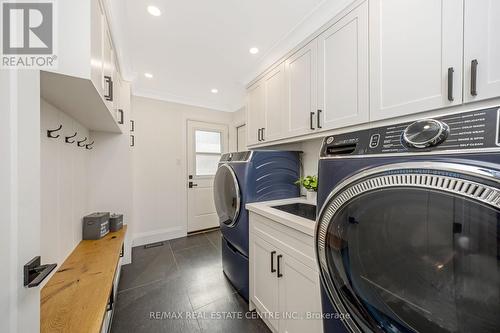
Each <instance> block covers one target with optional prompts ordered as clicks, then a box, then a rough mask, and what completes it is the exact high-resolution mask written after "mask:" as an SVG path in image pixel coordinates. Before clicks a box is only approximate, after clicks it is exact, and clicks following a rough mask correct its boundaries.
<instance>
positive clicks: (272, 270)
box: [271, 251, 276, 273]
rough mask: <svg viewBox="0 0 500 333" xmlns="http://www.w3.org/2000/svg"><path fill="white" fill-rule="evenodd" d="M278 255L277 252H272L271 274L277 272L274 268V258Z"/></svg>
mask: <svg viewBox="0 0 500 333" xmlns="http://www.w3.org/2000/svg"><path fill="white" fill-rule="evenodd" d="M275 255H276V251H273V252H271V273H275V272H276V268H274V256H275Z"/></svg>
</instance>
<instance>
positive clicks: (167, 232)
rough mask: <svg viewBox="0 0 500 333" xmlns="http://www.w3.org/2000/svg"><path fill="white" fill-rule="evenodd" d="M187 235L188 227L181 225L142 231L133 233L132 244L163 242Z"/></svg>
mask: <svg viewBox="0 0 500 333" xmlns="http://www.w3.org/2000/svg"><path fill="white" fill-rule="evenodd" d="M185 236H187V229H186V227H185V226H179V227H174V228H168V229H158V230H154V231H148V232H141V233H138V234H133V236H132V246H133V247H134V246H142V245H146V244H151V243H156V242H162V241H166V240H170V239H174V238H180V237H185Z"/></svg>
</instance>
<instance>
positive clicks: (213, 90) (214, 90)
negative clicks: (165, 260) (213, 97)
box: [210, 88, 219, 94]
mask: <svg viewBox="0 0 500 333" xmlns="http://www.w3.org/2000/svg"><path fill="white" fill-rule="evenodd" d="M210 91H211V92H212V94H217V93H218V92H219V90H218V89H215V88H214V89H212V90H210Z"/></svg>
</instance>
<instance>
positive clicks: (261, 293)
mask: <svg viewBox="0 0 500 333" xmlns="http://www.w3.org/2000/svg"><path fill="white" fill-rule="evenodd" d="M252 248H253V250H252V251H253V253H252V259H251V261H250V262H251V264H252V265H253V267H252V268H253V269H252V271H253V273H252V274H253V277H252V280H253V289H252V290H253V291H252V295H250V296H251V298H252V300H253V302H254V304H255V305H256V306H257V308H258V309H259V311H260V312H267V313H275V312H278V306H279V304H278V279H277V277H276V272H272V270H275V269H276V267H277V266H276V265H277V261H276V260H277V253H276V252H277V251H276V249H275V248H274V247H273V246H272V245H271V244H269V243H268V242H266V241H265V240H263V239H261V238H260V237H257V236H254V237H253V247H252ZM271 261H273V264H274V265H273V266H274V268H273V269H271V268H272V267H271ZM269 317H270V318H269V319H268V322H269V323H270V324H271V325H272V326H273V328H274V329H276V330H277V329H278V321H277V319H276V318H275V317H274V316H269Z"/></svg>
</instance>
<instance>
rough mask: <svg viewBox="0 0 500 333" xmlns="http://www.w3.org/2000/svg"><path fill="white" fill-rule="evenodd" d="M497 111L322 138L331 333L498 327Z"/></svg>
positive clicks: (322, 244) (321, 250) (324, 276)
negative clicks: (331, 314) (332, 314)
mask: <svg viewBox="0 0 500 333" xmlns="http://www.w3.org/2000/svg"><path fill="white" fill-rule="evenodd" d="M499 119H500V109H499V108H491V109H485V110H477V111H472V112H465V113H461V114H451V115H445V116H442V117H436V118H434V119H423V120H420V121H416V122H413V123H401V124H395V125H391V126H386V127H379V128H374V129H369V130H364V131H357V132H353V133H346V134H341V135H336V136H330V137H327V138H325V139H324V142H323V146H322V150H321V157H320V162H319V193H318V207H321V208H320V212H319V214H318V220H317V226H316V238H315V242H316V253H317V259H318V262H319V267H320V273H321V280H322V303H323V312H324V314H330V313H334V314H336V316H330V317H331V318H330V319H325V320H324V328H325V333H331V332H425V333H432V332H500V316H499V313H500V136H499V133H500V124H499ZM332 317H333V318H332Z"/></svg>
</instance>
